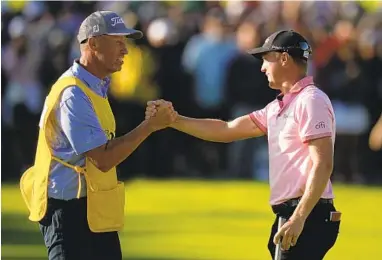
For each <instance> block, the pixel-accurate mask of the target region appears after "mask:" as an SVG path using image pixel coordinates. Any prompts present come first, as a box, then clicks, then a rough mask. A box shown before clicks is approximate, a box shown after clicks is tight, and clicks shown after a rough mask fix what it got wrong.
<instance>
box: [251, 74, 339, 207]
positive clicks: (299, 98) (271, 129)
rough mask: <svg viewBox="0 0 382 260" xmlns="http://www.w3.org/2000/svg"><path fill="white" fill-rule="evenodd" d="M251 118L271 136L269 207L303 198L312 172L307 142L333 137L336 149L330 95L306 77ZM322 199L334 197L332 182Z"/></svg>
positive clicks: (253, 113) (252, 114) (269, 142)
mask: <svg viewBox="0 0 382 260" xmlns="http://www.w3.org/2000/svg"><path fill="white" fill-rule="evenodd" d="M250 117H251V119H252V120H253V122H254V123H255V124H256V125H257V127H259V128H260V129H261V130H262V131H263V132H264V133H265V134H266V135H267V137H268V148H269V182H270V187H271V196H270V204H271V205H276V204H279V203H282V202H284V201H286V200H288V199H291V198H296V197H301V196H302V195H303V193H304V190H305V184H306V181H307V178H308V175H309V173H310V172H311V170H312V163H311V160H310V156H309V147H308V143H307V142H308V141H310V140H313V139H316V138H321V137H327V136H330V137H332V140H333V146H334V141H335V127H336V126H335V118H334V112H333V107H332V105H331V102H330V100H329V98H328V96H327V95H326V94H325V93H324V92H322V91H321V90H320V89H318V88H317V87H316V86H314V82H313V78H312V77H305V78H303V79H301V80H300V81H299V82H297V83H296V84H295V85H294V86H293V88H292V89H291V91H290V92H289V93H287V94H286V95H285V96H284V97H283V98H282V99H281V96H279V97H278V98H276V99H275V100H274V101H272V102H271V103H269V104H268V105H267V106H266V107H265V108H263V109H261V110H257V111H254V112H252V113H251V114H250ZM321 197H322V198H333V197H334V196H333V191H332V184H331V182H330V181H329V183H328V185H327V186H326V189H325V191H324V193H323V194H322V196H321Z"/></svg>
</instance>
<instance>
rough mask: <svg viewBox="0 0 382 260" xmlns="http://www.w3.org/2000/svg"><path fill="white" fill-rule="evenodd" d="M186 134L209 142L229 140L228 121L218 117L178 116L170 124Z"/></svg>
mask: <svg viewBox="0 0 382 260" xmlns="http://www.w3.org/2000/svg"><path fill="white" fill-rule="evenodd" d="M171 127H172V128H174V129H177V130H179V131H181V132H184V133H186V134H189V135H192V136H195V137H197V138H199V139H203V140H206V141H211V142H222V143H225V142H230V141H232V140H230V137H229V134H228V132H229V131H228V123H227V122H225V121H222V120H218V119H197V118H189V117H185V116H179V117H178V119H177V120H176V122H175V123H173V124H172V125H171Z"/></svg>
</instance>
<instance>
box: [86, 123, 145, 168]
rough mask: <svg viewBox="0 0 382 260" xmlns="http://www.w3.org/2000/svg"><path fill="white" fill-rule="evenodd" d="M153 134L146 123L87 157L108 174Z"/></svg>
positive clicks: (91, 152)
mask: <svg viewBox="0 0 382 260" xmlns="http://www.w3.org/2000/svg"><path fill="white" fill-rule="evenodd" d="M152 132H153V130H152V129H151V128H150V126H149V124H148V123H147V122H146V121H144V122H142V123H141V124H140V125H139V126H137V127H136V128H135V129H133V130H132V131H131V132H129V133H127V134H125V135H123V136H121V137H118V138H115V139H113V140H110V141H109V142H107V143H106V144H104V145H102V146H99V147H97V148H95V149H93V150H90V151H88V152H86V153H85V155H86V156H87V157H88V158H89V159H90V160H91V161H92V163H93V164H94V165H95V166H96V167H97V168H98V169H99V170H101V171H102V172H107V171H109V170H110V169H111V168H113V167H115V166H117V165H118V164H120V163H121V162H122V161H123V160H125V159H126V158H127V157H129V156H130V155H131V154H132V153H133V152H134V151H135V149H137V147H138V146H139V145H140V144H141V143H142V142H143V141H144V140H145V139H146V138H147V137H148V136H149V135H150V134H151V133H152Z"/></svg>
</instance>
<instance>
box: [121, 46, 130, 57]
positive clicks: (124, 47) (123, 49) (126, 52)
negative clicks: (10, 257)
mask: <svg viewBox="0 0 382 260" xmlns="http://www.w3.org/2000/svg"><path fill="white" fill-rule="evenodd" d="M128 53H129V52H128V51H127V47H126V45H124V46H123V47H122V49H121V54H122V55H127V54H128Z"/></svg>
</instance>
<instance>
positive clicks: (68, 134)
mask: <svg viewBox="0 0 382 260" xmlns="http://www.w3.org/2000/svg"><path fill="white" fill-rule="evenodd" d="M65 76H75V77H77V78H79V79H80V80H82V81H83V82H84V83H85V84H86V85H87V86H88V87H89V88H90V89H91V90H92V91H94V92H95V93H96V94H98V95H100V96H102V97H105V96H106V95H107V90H108V88H109V85H110V79H109V78H106V79H104V80H101V79H99V78H97V77H96V76H94V75H92V74H91V73H89V72H88V71H87V70H86V69H85V68H83V67H82V66H81V65H80V64H79V63H78V62H77V61H74V63H73V66H72V67H70V68H69V69H68V70H67V71H66V72H65V73H64V74H63V75H62V76H61V77H65ZM52 113H53V112H52ZM54 113H55V116H56V124H55V125H54V127H53V134H52V135H51V136H54V138H49V137H48V142H49V145H50V146H51V147H52V149H53V155H54V156H56V157H58V158H60V159H61V160H63V161H65V162H67V163H69V164H71V165H78V166H84V165H85V156H84V153H85V152H87V151H90V150H92V149H94V148H96V147H99V146H101V145H103V144H105V143H106V142H107V140H108V139H107V136H106V134H105V133H104V131H103V129H102V127H101V125H100V123H99V121H98V118H97V116H96V114H95V111H94V109H93V106H92V104H91V103H90V100H89V98H88V97H87V96H86V95H85V93H84V92H83V91H82V90H81V89H80V88H79V87H78V86H70V87H68V88H66V89H65V90H64V91H63V92H62V94H61V97H60V99H59V101H58V102H57V104H56V107H55V110H54ZM43 116H44V115H42V116H41V119H42V118H43ZM41 121H42V120H40V127H41ZM77 192H78V173H76V172H75V171H74V170H72V169H71V168H68V167H66V166H64V165H62V164H60V163H58V162H56V161H52V164H51V171H50V175H49V184H48V197H50V198H55V199H61V200H70V199H74V198H76V196H77ZM80 196H81V197H84V196H86V182H85V177H84V176H83V175H81V193H80Z"/></svg>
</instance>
